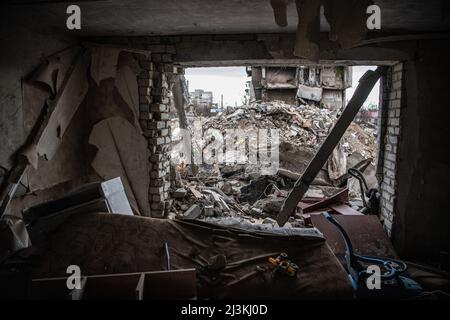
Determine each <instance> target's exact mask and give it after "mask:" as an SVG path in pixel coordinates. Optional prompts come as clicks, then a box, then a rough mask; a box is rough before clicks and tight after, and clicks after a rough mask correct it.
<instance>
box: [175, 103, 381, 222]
mask: <svg viewBox="0 0 450 320" xmlns="http://www.w3.org/2000/svg"><path fill="white" fill-rule="evenodd" d="M337 118H338V115H337V114H336V112H333V111H330V110H328V109H321V108H318V107H315V106H307V105H303V106H299V107H297V106H293V105H287V104H285V103H283V102H279V101H274V102H267V103H253V104H251V105H247V106H242V107H240V108H237V109H234V110H233V111H232V112H229V113H222V114H218V115H216V116H214V117H210V118H207V119H206V121H204V122H203V131H206V130H208V129H217V130H219V131H220V132H225V130H227V129H241V130H243V131H244V132H249V131H255V130H256V129H260V128H262V129H278V130H279V133H280V169H279V170H278V172H277V174H275V175H270V176H268V175H261V174H260V172H259V171H258V168H257V167H255V166H254V165H249V164H246V165H244V164H213V165H207V164H202V165H198V166H193V165H188V166H175V167H172V171H174V172H173V175H172V176H176V179H175V183H173V185H174V187H173V190H172V200H171V201H172V206H171V212H170V213H169V217H170V218H175V217H177V218H182V219H202V220H206V221H210V222H211V221H217V222H218V223H222V224H228V225H230V224H237V223H240V224H243V223H244V224H245V223H250V224H253V225H259V226H261V228H263V229H264V228H276V227H277V224H276V221H275V217H276V216H277V214H278V213H279V212H280V209H281V206H282V204H283V202H284V200H285V198H286V196H287V194H288V193H289V190H290V189H291V188H292V186H293V183H294V182H295V180H296V179H297V178H298V177H299V175H300V174H301V173H302V172H303V169H304V167H306V165H307V163H308V162H309V160H310V159H311V158H312V156H313V155H314V152H315V151H316V150H317V149H318V148H319V146H320V144H321V143H322V141H323V140H324V139H325V137H326V136H327V135H328V132H329V131H330V130H331V128H332V126H333V125H334V123H335V122H336V120H337ZM375 136H376V130H375V129H374V128H370V127H366V128H362V127H360V126H359V125H358V124H355V123H353V124H352V125H351V126H350V127H349V129H348V130H347V132H346V134H345V136H344V138H343V142H342V143H341V144H340V145H341V147H342V151H343V152H344V153H345V154H346V155H351V154H353V153H358V154H359V157H360V158H361V157H362V158H363V159H370V160H371V159H373V158H374V155H375ZM203 147H204V146H203ZM370 160H369V161H370ZM300 164H302V165H303V166H302V165H300ZM317 180H318V182H317V183H316V185H314V186H312V187H311V188H310V190H309V191H308V193H307V194H306V195H305V198H304V199H305V201H306V202H305V203H309V204H311V203H314V202H321V201H325V200H326V199H330V198H332V197H333V196H335V195H336V194H340V193H342V192H343V190H345V188H338V187H336V186H334V185H333V184H332V183H330V180H329V178H328V177H326V174H325V175H324V176H323V177H321V176H320V175H319V176H318V178H317ZM347 198H348V193H347ZM347 200H348V199H347ZM305 203H303V206H306V204H305ZM306 226H308V221H305V216H303V215H300V214H298V215H296V216H295V217H291V218H290V220H289V222H288V223H286V224H285V228H302V227H306Z"/></svg>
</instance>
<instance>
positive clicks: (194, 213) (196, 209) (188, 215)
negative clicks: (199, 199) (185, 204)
mask: <svg viewBox="0 0 450 320" xmlns="http://www.w3.org/2000/svg"><path fill="white" fill-rule="evenodd" d="M201 214H202V210H201V208H200V206H198V205H196V204H193V205H192V206H191V207H190V208H189V209H188V210H187V211H186V212H185V213H184V215H183V216H181V218H182V219H190V220H194V219H197V218H198V217H199V216H200V215H201Z"/></svg>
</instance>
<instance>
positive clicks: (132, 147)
mask: <svg viewBox="0 0 450 320" xmlns="http://www.w3.org/2000/svg"><path fill="white" fill-rule="evenodd" d="M89 143H90V144H91V145H94V146H95V147H97V148H98V151H97V154H96V156H95V158H94V160H93V161H92V164H91V165H92V167H93V168H94V170H95V171H96V172H97V173H98V174H99V175H100V176H101V177H102V178H103V179H105V180H109V179H113V178H115V177H120V178H121V179H122V182H123V184H124V187H125V192H126V194H127V196H128V199H129V201H130V205H131V208H132V209H133V212H135V214H140V215H143V216H150V204H149V199H148V195H149V185H150V174H149V168H148V156H147V152H148V151H147V141H146V140H145V138H144V137H143V136H142V135H140V134H139V132H138V131H137V130H136V128H135V127H133V125H131V124H130V123H129V122H128V121H127V120H125V119H123V118H121V117H113V118H109V119H106V120H103V121H101V122H99V123H98V124H96V125H95V126H94V128H93V129H92V132H91V135H90V137H89Z"/></svg>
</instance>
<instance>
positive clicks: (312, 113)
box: [203, 101, 376, 159]
mask: <svg viewBox="0 0 450 320" xmlns="http://www.w3.org/2000/svg"><path fill="white" fill-rule="evenodd" d="M234 110H235V111H234V112H233V113H230V114H218V115H216V116H215V117H211V118H208V119H207V120H206V121H205V124H204V126H203V129H204V130H206V129H210V128H214V129H218V130H220V131H224V130H225V129H235V128H240V129H244V130H245V129H249V130H254V129H255V128H265V129H279V130H280V140H281V141H288V142H289V143H292V144H294V145H297V146H301V147H302V148H309V149H311V151H315V150H317V149H318V148H319V146H320V144H321V143H322V142H323V140H324V139H325V138H326V136H327V135H328V132H329V131H330V130H331V128H332V127H333V125H334V124H335V122H336V121H337V119H338V116H339V113H338V112H336V111H332V110H329V109H323V108H319V107H316V106H310V105H300V106H295V105H289V104H286V103H284V102H282V101H271V102H264V103H252V104H250V105H248V106H242V107H239V108H238V109H234ZM375 138H376V128H374V127H369V126H366V127H364V128H362V127H361V126H359V125H358V124H356V123H352V124H351V125H350V127H349V128H348V130H347V132H346V133H345V135H344V137H343V144H342V145H343V147H344V150H345V152H346V153H347V155H349V154H352V153H355V152H358V153H360V154H361V155H362V156H363V157H364V158H365V159H369V158H370V159H374V158H375V151H376V146H375V141H376V139H375Z"/></svg>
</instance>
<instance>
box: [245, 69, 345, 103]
mask: <svg viewBox="0 0 450 320" xmlns="http://www.w3.org/2000/svg"><path fill="white" fill-rule="evenodd" d="M248 74H249V75H250V76H251V77H252V80H251V92H252V94H251V97H252V98H254V99H256V100H265V99H268V100H283V101H285V102H296V101H295V100H296V99H300V100H301V103H303V104H305V103H306V102H305V100H306V101H307V103H315V104H318V105H320V106H322V107H324V108H327V109H330V110H339V109H341V108H343V107H344V104H345V100H346V99H345V89H347V88H349V87H351V86H352V68H351V67H346V66H340V67H334V66H309V67H305V66H301V67H251V68H250V69H249V71H248Z"/></svg>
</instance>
